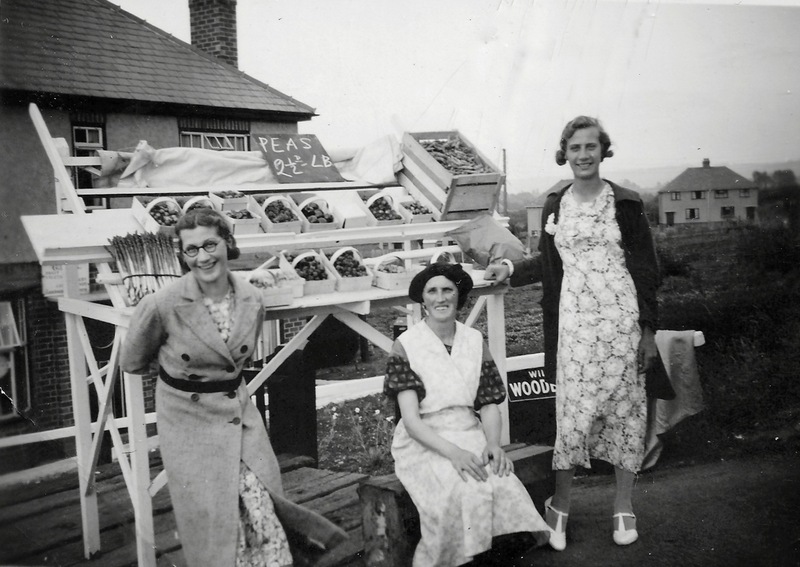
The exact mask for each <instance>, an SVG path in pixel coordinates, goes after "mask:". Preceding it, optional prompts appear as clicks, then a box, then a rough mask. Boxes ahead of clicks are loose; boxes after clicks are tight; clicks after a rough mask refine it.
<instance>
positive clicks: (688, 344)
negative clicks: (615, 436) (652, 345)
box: [642, 331, 705, 470]
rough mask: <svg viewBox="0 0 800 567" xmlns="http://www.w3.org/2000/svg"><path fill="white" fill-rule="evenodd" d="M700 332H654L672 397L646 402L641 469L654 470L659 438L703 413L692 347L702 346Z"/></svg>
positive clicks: (657, 455)
mask: <svg viewBox="0 0 800 567" xmlns="http://www.w3.org/2000/svg"><path fill="white" fill-rule="evenodd" d="M704 342H705V339H704V338H703V335H702V333H697V332H695V331H657V332H656V346H657V347H658V352H659V354H661V359H662V360H663V361H664V366H665V368H666V370H667V375H668V376H669V379H670V382H671V383H672V389H673V390H675V398H674V399H672V400H649V404H650V405H649V409H650V411H649V413H648V419H647V435H646V437H645V457H644V463H643V464H642V470H646V469H648V468H651V467H653V466H654V465H655V464H656V462H657V461H658V458H659V457H660V456H661V451H662V450H663V443H662V442H661V440H660V439H659V438H658V436H659V435H662V434H664V433H666V432H667V431H669V430H670V429H672V428H673V427H675V426H676V425H677V424H678V423H680V422H681V421H682V420H684V419H686V418H687V417H689V416H692V415H695V414H697V413H699V412H700V411H702V410H703V408H704V405H703V389H702V388H701V386H700V375H699V373H698V370H697V361H696V359H695V352H694V348H695V347H696V346H701V345H702V344H704Z"/></svg>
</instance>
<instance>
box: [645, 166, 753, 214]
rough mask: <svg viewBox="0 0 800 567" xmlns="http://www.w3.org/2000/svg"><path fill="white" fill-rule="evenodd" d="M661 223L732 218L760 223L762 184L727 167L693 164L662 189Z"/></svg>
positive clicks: (659, 200)
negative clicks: (760, 187) (759, 187)
mask: <svg viewBox="0 0 800 567" xmlns="http://www.w3.org/2000/svg"><path fill="white" fill-rule="evenodd" d="M658 211H659V213H658V217H659V218H658V222H659V224H665V225H667V226H672V225H676V224H697V223H707V222H723V221H729V220H738V221H747V222H754V223H755V222H758V186H757V185H756V184H755V183H754V182H753V181H750V180H749V179H747V178H746V177H742V176H741V175H739V174H738V173H736V172H735V171H732V170H731V169H729V168H727V167H725V166H716V167H712V166H711V162H710V160H708V159H704V160H703V166H702V167H690V168H687V169H686V170H685V171H684V172H683V173H681V174H680V175H678V177H676V178H675V179H673V180H672V181H670V182H669V183H667V184H666V185H665V186H664V187H662V188H661V189H660V190H659V191H658Z"/></svg>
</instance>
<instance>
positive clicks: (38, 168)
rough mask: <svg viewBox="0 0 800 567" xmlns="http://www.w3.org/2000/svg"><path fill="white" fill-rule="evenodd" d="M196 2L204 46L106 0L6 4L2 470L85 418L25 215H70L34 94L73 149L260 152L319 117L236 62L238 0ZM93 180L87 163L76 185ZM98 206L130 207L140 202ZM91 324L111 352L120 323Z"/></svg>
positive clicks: (1, 37) (0, 187) (39, 452)
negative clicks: (21, 438) (29, 438)
mask: <svg viewBox="0 0 800 567" xmlns="http://www.w3.org/2000/svg"><path fill="white" fill-rule="evenodd" d="M188 1H189V6H190V13H191V16H190V17H191V26H192V33H191V37H192V45H189V44H187V43H185V42H183V41H181V40H178V39H176V38H175V37H173V36H171V35H169V34H167V33H166V32H164V31H162V30H159V29H158V28H156V27H154V26H152V25H151V24H148V23H147V22H145V21H144V20H141V19H140V18H137V17H135V16H133V15H132V14H130V13H128V12H125V11H124V10H122V9H121V8H119V7H118V6H116V5H114V4H111V3H110V2H107V1H106V0H3V2H2V4H0V26H1V27H0V60H2V62H3V65H2V67H1V68H0V143H1V144H2V150H3V151H2V152H0V167H2V170H3V172H4V175H3V178H2V180H0V195H2V202H3V206H2V208H0V215H2V219H3V220H2V223H0V242H1V243H2V246H0V386H2V389H3V392H2V395H0V473H3V472H6V471H8V470H11V469H21V468H26V467H29V466H33V465H35V464H37V463H40V462H43V461H46V460H52V459H55V458H61V457H63V456H64V455H65V454H70V452H71V451H72V449H71V445H72V443H71V439H70V437H69V436H64V437H63V438H58V439H55V440H53V441H48V442H44V443H36V444H33V445H28V446H24V447H23V446H8V444H7V445H3V444H2V441H3V439H4V438H6V439H8V438H10V437H12V436H18V435H22V434H26V433H33V432H39V431H42V430H52V429H58V428H63V427H68V426H70V425H72V423H73V420H72V405H71V395H70V381H69V364H68V361H67V357H66V333H65V326H64V319H63V316H62V314H61V312H60V311H59V310H58V308H57V306H56V303H55V302H54V301H52V300H50V299H48V298H46V297H45V296H44V295H43V273H42V268H41V267H40V266H39V264H38V262H37V259H36V256H35V254H34V251H33V248H32V247H31V244H30V242H29V241H28V239H27V237H26V235H25V231H24V230H23V228H22V224H21V221H20V215H39V214H53V213H56V212H58V211H57V210H56V209H57V199H56V195H55V191H54V177H53V170H52V168H51V167H50V165H49V163H48V161H47V158H46V156H45V152H44V150H43V148H42V146H41V144H40V142H39V139H38V137H37V135H36V132H35V130H34V128H33V124H32V122H31V119H30V117H29V115H28V105H29V104H30V103H31V102H34V103H36V105H37V106H38V107H39V109H40V110H41V112H42V114H43V116H44V119H45V121H46V123H47V127H48V129H49V130H50V133H51V135H53V136H54V137H60V138H64V140H66V142H67V144H68V146H69V151H70V152H71V154H72V155H74V156H81V155H91V154H92V152H93V151H94V150H97V149H111V150H120V149H126V148H132V147H133V146H134V145H135V144H136V143H137V142H138V141H139V140H147V141H148V143H149V144H150V145H151V146H153V147H155V148H161V147H174V146H184V147H202V148H211V149H233V150H249V149H250V147H249V144H250V133H251V132H289V133H294V132H297V124H298V122H300V121H307V120H310V119H311V118H312V117H313V116H315V112H314V109H313V108H311V107H309V106H307V105H306V104H303V103H301V102H299V101H297V100H295V99H293V98H291V97H290V96H287V95H285V94H283V93H281V92H279V91H277V90H275V89H273V88H272V87H269V86H268V85H266V84H264V83H261V82H260V81H258V80H256V79H254V78H252V77H250V76H248V75H246V74H244V73H242V72H241V71H239V70H238V69H237V45H236V0H188ZM87 175H89V174H87ZM90 183H91V180H90V179H88V178H85V177H83V176H82V175H81V174H78V173H76V177H75V185H76V186H78V187H86V186H90V185H89V184H90ZM108 201H112V202H108ZM87 205H88V206H89V207H115V206H129V205H130V199H127V200H125V199H111V200H106V199H93V200H87ZM87 283H88V274H87ZM89 291H90V293H95V294H99V293H102V292H101V291H100V290H99V289H95V286H91V287H90V289H89ZM98 299H99V300H102V297H99V298H98ZM4 330H5V331H6V332H7V333H6V332H3V331H4ZM88 331H89V333H90V336H91V337H92V339H93V341H92V343H93V344H97V345H99V346H98V347H97V350H98V351H100V352H96V356H97V358H98V360H104V359H103V353H102V349H103V344H106V343H107V342H108V341H105V342H104V338H105V337H107V336H109V332H110V330H109V329H107V328H103V326H102V324H99V323H98V325H97V326H96V327H93V328H90V329H88ZM106 359H107V358H106ZM147 390H148V391H149V392H150V394H151V395H152V388H148V389H147ZM147 410H148V411H151V410H152V399H150V400H149V401H148V407H147Z"/></svg>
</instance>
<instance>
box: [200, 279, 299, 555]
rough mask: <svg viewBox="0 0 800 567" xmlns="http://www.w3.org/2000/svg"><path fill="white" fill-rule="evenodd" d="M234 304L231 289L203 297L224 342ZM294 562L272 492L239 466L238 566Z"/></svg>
mask: <svg viewBox="0 0 800 567" xmlns="http://www.w3.org/2000/svg"><path fill="white" fill-rule="evenodd" d="M233 301H234V294H233V293H232V290H230V291H228V293H227V295H225V297H224V298H223V299H222V300H220V301H214V300H213V299H211V298H210V297H204V298H203V304H204V305H205V306H206V309H208V313H209V314H210V315H211V318H212V319H213V320H214V324H215V325H216V327H217V330H218V331H219V333H220V335H221V336H222V340H224V341H225V342H227V341H228V337H229V335H230V330H231V326H232V325H233V318H232V316H231V313H233ZM292 563H293V560H292V554H291V551H290V549H289V543H288V541H287V539H286V532H285V531H284V529H283V526H282V525H281V522H280V520H279V519H278V516H277V515H276V514H275V507H274V505H273V503H272V498H270V495H269V492H267V489H266V487H265V486H264V485H263V484H262V483H261V481H260V480H259V479H258V477H257V476H256V475H255V474H254V473H253V472H252V471H251V470H250V469H249V468H248V467H247V465H246V464H244V463H243V462H242V463H240V468H239V539H238V542H237V546H236V567H287V566H291V565H292Z"/></svg>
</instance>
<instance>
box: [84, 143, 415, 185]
mask: <svg viewBox="0 0 800 567" xmlns="http://www.w3.org/2000/svg"><path fill="white" fill-rule="evenodd" d="M98 155H100V157H101V159H102V161H103V167H101V169H100V173H101V177H100V178H98V179H96V180H95V183H94V185H95V186H96V187H202V186H220V185H230V186H232V187H233V186H235V187H241V188H246V187H248V186H252V185H260V184H271V183H277V180H276V179H275V176H274V175H273V173H272V171H271V170H270V168H269V165H268V164H267V161H266V159H265V158H264V154H263V153H262V152H260V151H231V152H227V151H226V152H220V151H216V150H205V149H200V148H179V147H173V148H162V149H155V148H153V147H152V146H150V144H148V143H147V141H145V140H142V141H140V142H139V143H138V144H137V146H136V149H135V150H134V151H133V152H112V151H106V150H103V151H102V152H98ZM331 157H332V159H334V165H335V166H336V168H337V169H338V170H339V173H340V174H341V175H342V177H344V178H345V179H347V180H348V181H358V182H363V183H370V184H385V183H394V182H396V178H395V174H396V173H397V171H399V170H400V169H402V157H403V156H402V152H401V150H400V145H399V143H398V142H397V141H396V140H395V139H394V138H392V137H391V136H384V137H383V138H380V139H378V140H375V141H374V142H372V143H370V144H367V145H365V146H363V147H361V148H359V149H357V150H346V151H345V150H340V151H337V152H331Z"/></svg>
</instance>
